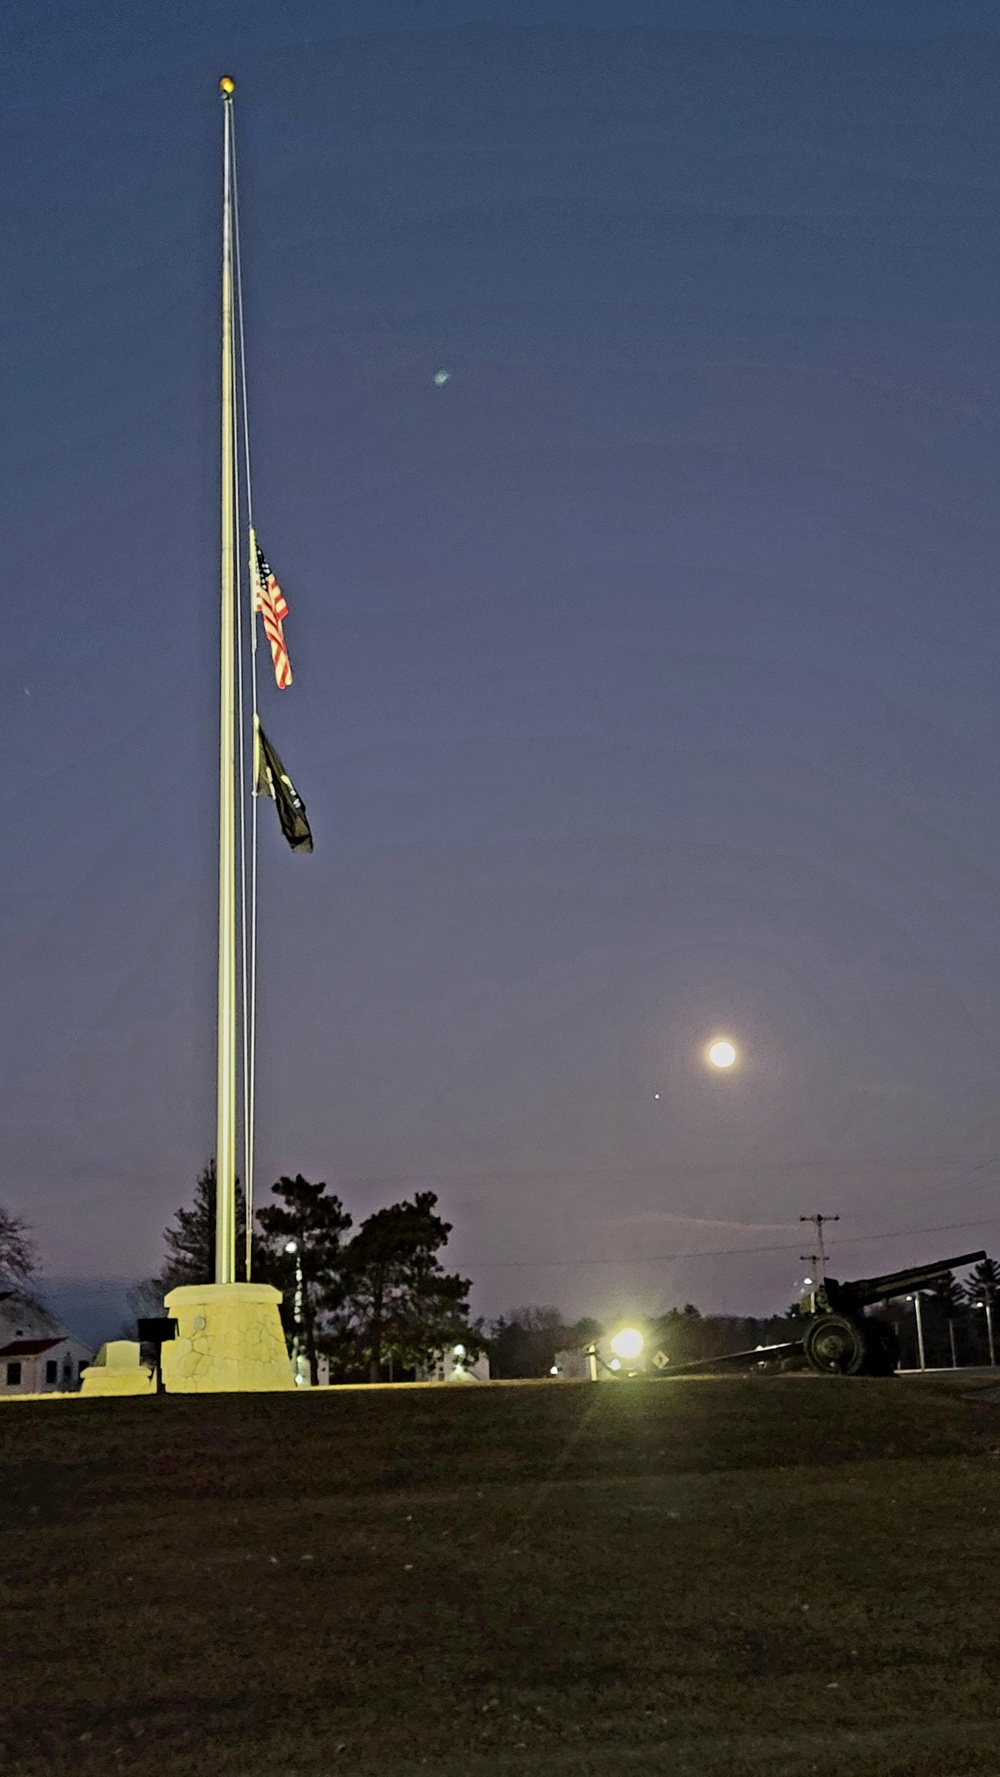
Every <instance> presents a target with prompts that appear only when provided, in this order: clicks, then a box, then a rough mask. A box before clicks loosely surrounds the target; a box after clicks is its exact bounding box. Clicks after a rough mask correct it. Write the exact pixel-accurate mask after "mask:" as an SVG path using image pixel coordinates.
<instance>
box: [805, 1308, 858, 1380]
mask: <svg viewBox="0 0 1000 1777" xmlns="http://www.w3.org/2000/svg"><path fill="white" fill-rule="evenodd" d="M802 1348H803V1350H804V1352H805V1355H806V1363H807V1364H808V1365H809V1368H810V1369H811V1370H816V1371H818V1372H819V1374H820V1375H821V1376H856V1375H857V1373H858V1371H859V1370H860V1369H861V1368H862V1366H863V1364H864V1361H865V1336H864V1333H863V1332H862V1329H861V1328H860V1327H859V1326H856V1325H855V1323H854V1321H853V1320H849V1319H848V1317H847V1315H846V1314H818V1315H817V1316H816V1318H815V1320H812V1321H810V1323H809V1325H808V1327H807V1328H806V1331H805V1335H804V1337H803V1340H802Z"/></svg>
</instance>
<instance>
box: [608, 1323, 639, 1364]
mask: <svg viewBox="0 0 1000 1777" xmlns="http://www.w3.org/2000/svg"><path fill="white" fill-rule="evenodd" d="M644 1344H645V1340H644V1339H643V1336H642V1334H641V1333H640V1332H639V1331H638V1330H637V1329H636V1328H635V1327H622V1330H621V1332H620V1333H616V1334H615V1336H614V1338H613V1339H612V1341H611V1349H612V1351H613V1352H614V1354H615V1356H616V1357H623V1358H634V1357H638V1356H639V1353H640V1351H641V1350H642V1348H643V1345H644Z"/></svg>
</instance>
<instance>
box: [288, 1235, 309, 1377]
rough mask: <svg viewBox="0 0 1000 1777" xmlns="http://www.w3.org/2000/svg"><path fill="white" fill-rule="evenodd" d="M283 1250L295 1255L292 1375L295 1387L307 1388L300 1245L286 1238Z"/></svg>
mask: <svg viewBox="0 0 1000 1777" xmlns="http://www.w3.org/2000/svg"><path fill="white" fill-rule="evenodd" d="M285 1251H286V1253H289V1254H294V1256H295V1309H294V1313H295V1332H294V1334H293V1335H292V1375H293V1376H294V1377H295V1386H296V1388H308V1386H309V1384H310V1382H311V1381H312V1372H311V1370H310V1367H309V1359H308V1356H307V1355H306V1353H305V1352H303V1350H302V1308H303V1300H304V1295H305V1290H304V1286H303V1282H302V1247H301V1244H300V1242H299V1241H297V1240H286V1241H285Z"/></svg>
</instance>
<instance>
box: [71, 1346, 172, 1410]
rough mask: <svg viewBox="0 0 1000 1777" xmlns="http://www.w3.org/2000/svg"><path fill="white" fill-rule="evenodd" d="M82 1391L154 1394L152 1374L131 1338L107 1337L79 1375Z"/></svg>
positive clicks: (153, 1377) (154, 1382)
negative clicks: (142, 1360) (142, 1361)
mask: <svg viewBox="0 0 1000 1777" xmlns="http://www.w3.org/2000/svg"><path fill="white" fill-rule="evenodd" d="M80 1393H81V1394H82V1395H88V1396H89V1395H97V1394H104V1395H106V1394H155V1393H156V1378H155V1376H154V1375H153V1372H152V1370H150V1369H149V1368H148V1366H147V1365H146V1364H142V1363H140V1362H139V1347H138V1345H136V1344H135V1342H134V1341H133V1340H131V1339H111V1340H109V1341H108V1343H107V1345H102V1346H101V1349H100V1351H99V1352H98V1353H97V1356H96V1357H95V1359H94V1361H93V1363H92V1364H88V1365H87V1368H86V1369H85V1370H84V1372H83V1375H82V1376H81V1378H80Z"/></svg>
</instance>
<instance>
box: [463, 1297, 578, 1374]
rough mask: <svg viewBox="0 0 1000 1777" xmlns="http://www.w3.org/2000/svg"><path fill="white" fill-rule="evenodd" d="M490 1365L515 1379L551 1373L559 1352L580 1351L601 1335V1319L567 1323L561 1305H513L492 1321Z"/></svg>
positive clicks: (494, 1369)
mask: <svg viewBox="0 0 1000 1777" xmlns="http://www.w3.org/2000/svg"><path fill="white" fill-rule="evenodd" d="M490 1331H491V1337H490V1341H489V1352H490V1368H491V1370H492V1372H493V1374H494V1375H495V1376H499V1377H501V1378H507V1379H508V1380H516V1379H518V1378H527V1377H531V1376H548V1375H550V1374H551V1372H552V1367H553V1364H554V1363H555V1358H556V1353H557V1352H558V1351H579V1350H580V1349H581V1348H582V1347H583V1346H585V1345H589V1344H590V1342H591V1340H593V1339H597V1338H599V1337H600V1333H601V1326H600V1322H599V1321H596V1320H591V1319H589V1318H585V1319H583V1320H578V1321H575V1322H574V1323H573V1325H572V1326H568V1325H567V1323H566V1321H565V1320H564V1319H563V1316H562V1314H561V1313H560V1311H559V1309H558V1308H543V1307H539V1308H510V1309H508V1311H507V1313H506V1314H505V1315H501V1317H500V1319H499V1320H495V1321H494V1322H493V1326H492V1328H491V1329H490Z"/></svg>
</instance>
